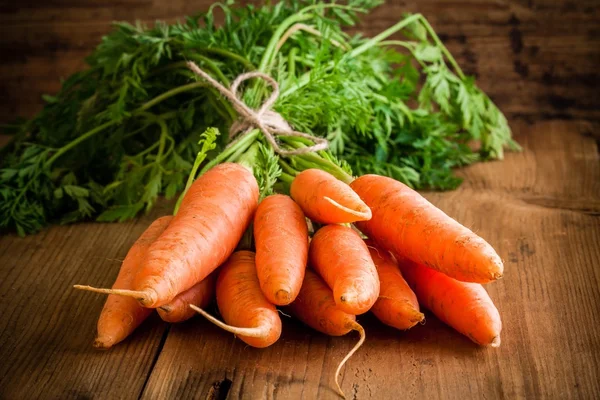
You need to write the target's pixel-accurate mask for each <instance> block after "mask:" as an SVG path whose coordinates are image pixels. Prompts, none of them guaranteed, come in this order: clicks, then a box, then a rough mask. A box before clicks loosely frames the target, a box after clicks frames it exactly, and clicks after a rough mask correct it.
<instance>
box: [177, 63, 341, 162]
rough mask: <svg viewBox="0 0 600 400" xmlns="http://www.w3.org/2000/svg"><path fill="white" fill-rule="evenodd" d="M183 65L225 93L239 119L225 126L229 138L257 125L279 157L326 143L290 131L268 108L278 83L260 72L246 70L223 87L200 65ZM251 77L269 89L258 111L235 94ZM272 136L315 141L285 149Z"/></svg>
mask: <svg viewBox="0 0 600 400" xmlns="http://www.w3.org/2000/svg"><path fill="white" fill-rule="evenodd" d="M187 66H188V68H189V69H190V70H192V72H194V73H195V74H197V75H200V76H201V77H202V78H204V79H205V80H206V81H208V83H210V84H211V85H212V86H213V87H214V88H215V89H217V90H218V91H219V92H220V93H221V94H222V95H223V96H225V97H226V98H227V99H228V100H229V101H230V102H231V105H232V106H233V108H235V110H236V111H237V112H238V114H239V115H240V120H239V121H236V122H234V123H233V124H232V125H231V128H230V129H229V137H230V138H233V137H235V136H236V135H238V134H239V133H240V132H242V136H243V135H246V134H248V133H249V132H250V131H251V130H252V129H253V128H258V129H260V130H261V131H262V133H263V135H264V137H265V138H266V139H267V141H268V142H269V144H270V145H271V147H273V150H274V151H275V152H276V153H277V154H280V155H282V156H293V155H298V154H304V153H310V152H314V151H319V150H325V149H326V148H327V147H328V145H329V142H328V141H327V139H324V138H320V137H317V136H313V135H310V134H308V133H304V132H298V131H295V130H293V129H292V128H291V127H290V125H289V124H288V123H287V121H286V120H285V119H284V118H283V117H282V116H281V115H280V114H279V113H277V112H275V111H273V110H271V107H273V104H275V101H276V100H277V98H278V97H279V84H278V83H277V82H276V81H275V79H273V78H272V77H270V76H269V75H267V74H264V73H262V72H258V71H254V72H247V73H244V74H241V75H239V76H238V77H237V78H235V80H234V81H233V83H232V84H231V87H230V88H229V89H227V88H226V87H225V86H223V85H221V84H220V83H219V82H217V81H216V80H215V79H213V78H212V77H211V76H210V75H208V74H207V73H206V72H204V71H203V70H202V69H200V67H198V66H197V65H196V64H195V63H193V62H191V61H189V62H188V63H187ZM252 78H260V79H262V80H264V81H265V82H267V83H268V84H269V85H270V86H271V88H272V89H273V92H272V93H271V96H269V98H268V99H267V100H266V101H265V102H264V103H263V104H262V105H261V106H260V108H259V109H258V110H253V109H251V108H250V107H248V106H247V105H246V104H245V103H244V102H243V101H242V100H240V98H239V97H238V93H237V90H238V87H239V86H240V84H241V83H242V82H243V81H245V80H248V79H252ZM275 135H277V136H296V137H301V138H305V139H310V140H311V141H313V142H314V143H315V144H314V145H313V146H308V147H301V148H299V149H294V150H286V149H282V148H281V147H279V144H277V140H275Z"/></svg>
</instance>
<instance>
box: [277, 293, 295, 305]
mask: <svg viewBox="0 0 600 400" xmlns="http://www.w3.org/2000/svg"><path fill="white" fill-rule="evenodd" d="M275 300H277V305H278V306H286V305H288V304H290V303H291V300H292V295H291V294H290V292H289V291H288V290H285V289H279V290H278V291H277V292H276V293H275Z"/></svg>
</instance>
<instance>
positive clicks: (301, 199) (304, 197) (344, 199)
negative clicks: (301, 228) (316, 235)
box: [290, 169, 371, 224]
mask: <svg viewBox="0 0 600 400" xmlns="http://www.w3.org/2000/svg"><path fill="white" fill-rule="evenodd" d="M290 195H291V196H292V198H293V199H294V200H295V201H296V203H298V205H300V207H301V208H302V210H303V211H304V213H305V214H306V216H307V217H308V218H310V219H312V220H313V221H316V222H319V223H321V224H342V223H349V222H355V221H366V220H369V219H371V209H370V208H369V207H367V205H366V204H365V203H364V202H363V201H362V200H361V199H360V197H359V196H358V195H357V194H356V193H354V191H353V190H352V189H351V188H350V187H349V186H348V185H347V184H345V183H344V182H342V181H340V180H338V179H336V178H335V177H334V176H333V175H331V174H329V173H327V172H325V171H321V170H320V169H307V170H305V171H302V172H301V173H299V174H298V175H297V176H296V177H295V178H294V180H293V181H292V185H291V187H290Z"/></svg>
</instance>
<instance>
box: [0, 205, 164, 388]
mask: <svg viewBox="0 0 600 400" xmlns="http://www.w3.org/2000/svg"><path fill="white" fill-rule="evenodd" d="M165 210H166V209H165V207H162V208H158V209H157V210H156V211H155V214H154V216H156V215H160V213H163V214H164V213H165V212H166V211H165ZM157 213H158V214H157ZM151 221H152V218H150V217H144V218H141V219H140V220H138V221H136V222H134V223H126V224H91V223H88V224H78V225H71V226H63V227H55V228H52V229H48V230H45V231H43V232H41V233H39V234H37V235H34V236H30V237H27V238H25V239H21V238H18V237H15V236H12V235H9V236H4V237H1V238H0V272H1V274H2V280H0V311H1V313H2V318H1V319H0V360H2V362H0V398H2V399H33V398H43V399H51V398H54V399H58V398H60V399H67V398H73V399H82V398H85V399H88V398H106V399H108V398H111V399H112V398H126V399H129V398H137V396H138V394H139V393H140V392H141V390H142V388H143V386H144V384H145V381H146V376H147V375H148V373H149V371H150V370H151V369H152V366H153V361H154V360H155V357H157V355H158V351H159V346H160V344H161V339H162V338H163V333H164V332H165V329H166V324H164V323H161V322H160V319H159V318H157V317H156V316H152V317H151V318H150V319H149V320H148V321H146V322H144V324H143V325H142V326H141V327H140V328H139V329H138V331H137V332H135V333H134V335H133V336H132V337H131V340H128V341H126V342H125V343H123V344H121V345H119V346H117V347H115V348H114V349H112V350H110V351H106V352H102V351H97V350H94V349H93V348H92V342H93V340H94V336H95V332H96V322H97V319H98V315H99V313H100V310H101V309H102V306H103V304H104V300H105V298H104V297H103V296H100V295H90V294H89V293H85V292H81V291H76V290H74V289H72V285H73V284H75V283H93V284H95V285H99V286H104V287H110V286H111V285H112V282H113V281H114V279H115V278H116V276H117V273H118V271H119V267H120V260H122V259H123V258H124V257H125V254H126V253H127V251H128V250H129V247H130V246H131V245H132V244H133V242H134V241H135V239H136V238H137V237H138V236H139V235H140V234H141V233H142V232H143V231H144V229H145V228H146V227H147V226H148V225H149V223H150V222H151Z"/></svg>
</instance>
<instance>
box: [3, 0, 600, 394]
mask: <svg viewBox="0 0 600 400" xmlns="http://www.w3.org/2000/svg"><path fill="white" fill-rule="evenodd" d="M209 3H210V1H208V0H201V1H198V2H184V1H182V0H172V1H169V2H166V1H157V0H85V1H75V0H48V1H46V2H44V3H43V4H42V3H40V2H38V1H36V0H23V1H19V2H13V3H10V4H2V5H0V54H1V57H2V63H0V95H1V96H0V122H8V121H9V120H10V119H11V118H13V117H15V116H16V115H24V116H30V115H32V114H33V113H34V112H35V111H36V110H38V109H39V108H40V106H41V102H40V95H41V94H42V93H52V92H54V91H56V90H57V89H58V87H59V81H58V78H60V77H65V76H67V75H68V74H70V73H72V72H74V71H76V70H79V69H82V68H84V67H85V64H84V63H83V61H82V59H83V57H84V56H85V55H86V54H87V53H88V52H89V51H91V49H93V48H94V46H95V45H96V44H97V43H98V41H99V37H100V36H101V35H102V34H104V33H105V32H107V31H108V30H109V24H110V21H112V20H115V19H118V20H133V19H142V20H145V21H149V22H150V21H152V20H154V19H157V18H161V19H169V20H172V19H174V18H176V17H178V16H182V15H185V14H189V13H191V12H193V11H196V10H197V9H200V8H205V7H206V5H207V4H209ZM599 10H600V4H598V2H597V1H596V0H583V1H578V2H574V1H568V0H561V1H555V0H497V1H496V0H489V1H487V0H463V1H457V0H421V1H414V0H406V1H391V2H388V4H387V5H386V6H384V7H382V8H381V9H379V10H377V11H376V12H375V13H374V14H373V15H372V16H370V17H369V18H368V19H367V20H366V22H365V23H364V24H363V25H362V26H361V27H359V29H361V30H363V31H364V32H366V33H367V34H373V33H375V32H378V31H381V30H382V29H383V28H385V27H387V26H389V25H391V24H392V23H393V22H395V21H396V20H397V19H398V18H400V15H401V13H402V12H405V11H412V12H422V13H423V14H424V15H426V16H427V17H428V18H429V19H430V21H431V22H432V24H433V25H434V27H435V29H436V30H437V31H438V32H440V34H441V35H442V37H443V39H444V41H445V42H446V43H447V44H448V46H449V47H450V49H451V51H452V52H453V53H454V54H455V55H457V58H458V60H459V63H460V64H461V65H463V67H464V69H465V70H466V71H467V72H469V73H473V74H476V75H477V77H478V81H479V83H480V85H481V86H482V88H483V89H484V90H486V91H487V92H489V93H490V94H491V95H492V97H493V99H494V100H495V101H496V102H497V103H498V104H499V105H500V107H501V108H502V109H503V110H504V111H506V112H507V113H508V114H509V115H510V116H511V125H512V127H513V129H514V132H515V135H516V138H517V140H518V141H519V142H520V143H521V144H522V145H523V147H524V151H523V152H522V153H510V154H507V155H506V159H505V160H504V161H503V162H489V163H483V164H477V165H473V166H470V167H468V168H465V169H463V170H462V171H460V174H461V175H462V176H463V177H464V178H465V183H464V184H463V185H462V186H461V187H460V188H459V189H458V190H456V191H453V192H446V193H426V194H425V195H426V196H427V197H428V198H429V199H430V200H431V201H432V202H434V203H435V204H436V205H438V206H439V207H440V208H442V209H443V210H445V211H446V212H447V213H448V214H450V215H451V216H452V217H454V218H456V219H457V220H458V221H460V222H462V223H464V224H465V225H467V226H469V227H470V228H472V229H473V230H475V231H476V232H477V233H479V234H480V235H481V236H483V237H484V238H486V239H487V240H488V241H489V242H490V243H491V244H492V245H493V246H494V247H495V248H496V249H497V250H498V252H499V254H500V255H501V257H502V258H503V260H504V261H505V266H506V271H505V277H504V279H503V280H501V281H499V282H496V283H493V284H491V285H488V286H487V287H486V288H487V289H488V291H489V292H490V295H491V297H492V299H493V300H494V301H495V302H496V304H497V305H498V308H499V310H500V313H501V316H502V318H503V323H504V330H503V334H502V346H501V347H500V348H499V349H482V348H478V347H476V346H475V345H473V344H472V343H471V342H470V341H469V340H467V339H465V338H464V337H462V336H461V335H459V334H457V333H456V332H454V331H453V330H451V329H450V328H448V327H446V326H445V325H443V324H442V323H440V322H439V321H437V320H436V319H435V317H433V316H432V315H430V314H427V323H426V324H425V325H423V326H418V327H416V328H414V329H413V330H410V331H408V332H399V331H396V330H394V329H392V328H389V327H387V326H385V325H383V324H381V323H379V322H378V321H376V320H375V319H374V318H373V317H372V316H369V315H366V316H361V317H360V318H359V321H360V322H361V323H363V324H364V325H365V328H366V331H367V342H366V343H365V346H364V347H363V348H362V349H361V350H360V351H359V352H358V353H357V354H356V355H355V356H354V357H353V358H352V359H350V361H349V362H348V363H347V365H346V367H345V368H344V369H343V370H342V377H341V382H342V387H343V389H344V390H345V392H346V394H347V395H348V398H352V399H371V398H372V399H389V398H399V397H402V398H408V399H421V398H426V399H460V400H464V399H471V398H485V399H505V398H507V399H513V398H535V399H538V398H541V399H543V398H548V399H554V398H561V399H563V398H564V399H571V398H572V399H578V398H581V399H588V398H596V397H597V396H598V393H600V383H599V382H600V333H599V330H598V326H600V269H599V268H598V265H600V241H599V240H598V239H599V238H600V156H599V153H598V143H599V142H598V140H599V139H600V134H598V132H600V123H599V122H600V111H599V110H600V101H599V100H600V99H599V97H598V96H599V95H598V91H597V87H598V83H599V79H598V78H599V73H598V70H597V65H598V62H599V61H600V20H599V18H598V14H599V13H598V11H599ZM557 118H559V119H561V120H557ZM544 120H548V121H544ZM3 142H6V137H5V136H0V145H1V144H2V143H3ZM171 207H172V204H168V203H164V202H163V203H161V204H160V205H159V206H158V207H157V208H156V209H155V210H154V211H153V212H152V214H151V215H148V216H144V217H142V218H140V219H138V220H136V221H134V222H131V223H125V224H94V223H88V224H77V225H71V226H66V227H65V226H63V227H52V228H50V229H47V230H44V231H43V232H41V233H39V234H37V235H34V236H30V237H27V238H24V239H22V238H17V237H15V236H13V235H8V236H3V237H0V276H2V279H1V280H0V313H1V314H2V319H0V360H1V361H0V398H1V399H30V398H31V399H33V398H41V399H56V398H61V399H63V398H65V399H108V398H109V399H113V398H121V399H138V398H144V399H157V398H177V399H187V398H194V399H225V398H228V399H236V398H240V399H299V398H305V399H314V398H324V399H328V398H331V399H333V398H337V397H336V395H335V393H334V392H333V390H332V388H333V372H334V370H335V367H336V365H337V362H338V361H339V360H340V359H341V358H342V357H343V356H344V354H345V353H346V352H347V351H348V350H349V349H350V348H351V347H352V346H353V345H354V343H355V341H356V340H357V337H356V335H355V334H353V333H351V334H349V335H347V336H345V337H340V338H330V337H326V336H324V335H322V334H319V333H315V332H313V331H311V330H310V329H308V328H306V327H304V326H302V325H301V324H300V323H298V322H295V321H293V320H291V319H288V318H286V317H282V318H283V320H284V332H283V335H282V338H281V340H280V341H279V342H277V343H276V344H275V345H274V346H272V347H270V348H267V349H263V350H257V349H253V348H250V347H247V346H245V345H244V344H243V343H242V342H241V341H239V340H237V339H235V338H234V337H233V336H232V335H230V334H228V333H225V332H222V331H220V330H219V329H218V328H216V327H214V326H213V325H211V324H210V323H208V322H206V321H205V320H203V319H201V318H195V319H193V320H191V321H189V322H187V323H184V324H180V325H173V326H171V327H169V326H168V325H166V324H164V323H162V322H160V321H159V320H158V319H157V318H155V317H152V318H151V319H150V320H149V321H147V322H146V323H144V324H143V325H142V326H141V327H140V328H139V329H138V331H137V332H136V333H134V335H132V337H131V338H129V339H128V340H126V341H125V342H124V343H122V344H120V345H118V346H116V347H115V348H114V349H112V350H110V351H107V352H98V351H95V350H93V349H92V347H91V342H92V340H93V337H94V333H95V325H96V320H97V317H98V314H99V312H100V310H101V308H102V305H103V302H104V298H103V297H102V296H100V295H95V294H90V293H83V292H76V291H74V290H72V289H71V285H72V284H74V283H89V284H96V285H103V286H110V285H111V283H112V281H113V280H114V278H115V277H116V275H117V271H118V267H119V261H118V260H119V259H122V258H123V257H124V256H125V254H126V252H127V250H128V248H129V246H130V245H131V244H132V243H133V242H134V240H135V239H136V238H137V236H138V235H139V234H141V232H142V231H143V230H144V229H145V228H146V227H147V225H148V224H149V223H150V221H152V219H153V218H155V217H157V216H158V215H163V214H166V213H168V212H169V210H170V209H171Z"/></svg>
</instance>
